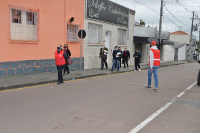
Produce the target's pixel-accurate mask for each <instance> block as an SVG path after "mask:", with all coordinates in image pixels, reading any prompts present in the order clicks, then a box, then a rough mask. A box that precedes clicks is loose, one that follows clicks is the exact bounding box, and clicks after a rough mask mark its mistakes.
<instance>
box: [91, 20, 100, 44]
mask: <svg viewBox="0 0 200 133" xmlns="http://www.w3.org/2000/svg"><path fill="white" fill-rule="evenodd" d="M101 32H102V26H101V25H98V24H92V23H89V24H88V38H89V43H101Z"/></svg>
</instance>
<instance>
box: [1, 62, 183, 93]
mask: <svg viewBox="0 0 200 133" xmlns="http://www.w3.org/2000/svg"><path fill="white" fill-rule="evenodd" d="M186 63H187V62H186V61H175V62H169V63H162V64H161V67H166V66H172V65H179V64H186ZM122 66H123V65H122ZM147 68H148V65H141V69H142V70H143V69H147ZM134 69H135V67H134V66H130V67H129V68H125V69H124V68H123V67H122V68H121V69H120V71H119V72H121V73H123V72H129V71H133V70H134ZM113 73H117V72H116V71H113V72H112V71H110V68H108V69H107V70H106V69H104V70H100V69H91V70H81V71H80V70H77V71H71V72H70V74H68V75H64V76H63V78H64V81H68V80H72V79H74V78H75V79H81V78H87V77H94V76H98V75H108V74H113ZM57 79H58V74H57V73H39V74H29V75H14V76H5V77H0V90H6V89H13V88H20V87H27V86H34V85H40V84H47V83H56V82H57Z"/></svg>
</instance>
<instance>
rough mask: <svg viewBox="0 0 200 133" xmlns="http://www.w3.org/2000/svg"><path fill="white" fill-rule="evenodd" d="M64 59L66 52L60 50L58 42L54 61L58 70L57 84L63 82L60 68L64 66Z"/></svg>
mask: <svg viewBox="0 0 200 133" xmlns="http://www.w3.org/2000/svg"><path fill="white" fill-rule="evenodd" d="M66 61H67V54H66V53H65V51H63V50H62V46H61V45H60V44H59V45H58V46H57V50H56V51H55V62H56V66H57V70H58V82H57V84H58V85H59V84H60V83H63V75H62V70H63V69H64V68H65V64H66Z"/></svg>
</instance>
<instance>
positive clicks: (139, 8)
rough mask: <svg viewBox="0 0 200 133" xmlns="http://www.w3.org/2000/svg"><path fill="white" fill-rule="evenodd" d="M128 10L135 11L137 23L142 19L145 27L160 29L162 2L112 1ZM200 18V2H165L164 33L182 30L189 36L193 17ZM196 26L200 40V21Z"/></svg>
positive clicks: (197, 0)
mask: <svg viewBox="0 0 200 133" xmlns="http://www.w3.org/2000/svg"><path fill="white" fill-rule="evenodd" d="M110 1H113V2H115V3H117V4H120V5H123V6H125V7H127V8H130V9H132V10H135V11H136V13H135V21H136V22H140V19H141V20H143V21H144V22H145V24H146V25H145V26H146V27H147V26H150V27H156V26H157V29H159V20H160V7H161V0H110ZM193 11H194V16H195V18H200V0H164V6H163V18H162V31H169V32H175V31H178V30H182V31H184V32H186V33H188V34H190V32H191V26H192V19H191V18H192V15H193ZM193 23H194V25H196V24H197V25H199V27H198V31H193V33H192V34H193V35H195V36H196V39H197V40H199V30H200V20H194V22H193Z"/></svg>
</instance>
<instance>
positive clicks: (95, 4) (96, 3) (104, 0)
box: [86, 0, 129, 26]
mask: <svg viewBox="0 0 200 133" xmlns="http://www.w3.org/2000/svg"><path fill="white" fill-rule="evenodd" d="M86 2H87V3H86V9H87V11H86V13H87V14H86V17H87V18H92V19H96V20H100V21H104V22H109V23H113V24H118V25H123V26H128V20H129V9H128V8H125V7H123V6H120V5H118V4H116V3H113V2H111V1H108V0H86Z"/></svg>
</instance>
